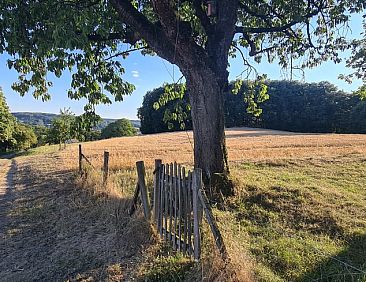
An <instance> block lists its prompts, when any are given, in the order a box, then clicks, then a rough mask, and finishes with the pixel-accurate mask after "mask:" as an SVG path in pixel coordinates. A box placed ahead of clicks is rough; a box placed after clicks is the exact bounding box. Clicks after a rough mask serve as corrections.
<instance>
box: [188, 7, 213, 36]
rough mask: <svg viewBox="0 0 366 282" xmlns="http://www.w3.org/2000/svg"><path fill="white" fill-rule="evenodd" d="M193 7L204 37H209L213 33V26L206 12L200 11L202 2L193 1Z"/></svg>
mask: <svg viewBox="0 0 366 282" xmlns="http://www.w3.org/2000/svg"><path fill="white" fill-rule="evenodd" d="M192 4H193V7H194V9H195V10H196V16H197V18H198V19H199V20H200V22H201V25H202V27H203V28H204V30H205V32H206V35H208V36H209V35H210V34H212V33H213V25H212V24H211V22H210V19H209V17H208V16H207V14H206V12H205V11H204V10H203V9H202V1H201V0H193V1H192Z"/></svg>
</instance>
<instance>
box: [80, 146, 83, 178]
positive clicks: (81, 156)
mask: <svg viewBox="0 0 366 282" xmlns="http://www.w3.org/2000/svg"><path fill="white" fill-rule="evenodd" d="M82 160H83V153H82V151H81V144H79V173H80V174H82V173H83V167H82Z"/></svg>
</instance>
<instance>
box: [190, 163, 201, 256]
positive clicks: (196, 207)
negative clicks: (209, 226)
mask: <svg viewBox="0 0 366 282" xmlns="http://www.w3.org/2000/svg"><path fill="white" fill-rule="evenodd" d="M192 176H193V177H192V190H193V195H192V202H193V245H194V259H195V260H196V261H198V260H199V259H200V256H201V236H200V203H199V199H198V191H199V190H200V189H201V186H202V169H200V168H196V169H195V170H194V171H193V175H192Z"/></svg>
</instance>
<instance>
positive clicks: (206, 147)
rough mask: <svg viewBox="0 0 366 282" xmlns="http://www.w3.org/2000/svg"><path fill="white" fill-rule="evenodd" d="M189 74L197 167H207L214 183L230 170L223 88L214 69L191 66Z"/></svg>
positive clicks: (206, 172) (208, 180) (208, 178)
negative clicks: (219, 176)
mask: <svg viewBox="0 0 366 282" xmlns="http://www.w3.org/2000/svg"><path fill="white" fill-rule="evenodd" d="M185 76H186V82H187V90H188V94H189V100H190V104H191V113H192V122H193V136H194V163H195V167H197V168H201V169H202V170H203V173H204V179H205V182H206V183H212V181H213V179H215V178H216V179H217V175H218V174H221V175H222V174H224V175H225V174H226V172H228V163H227V150H226V145H225V131H224V126H225V124H224V105H223V89H222V87H220V85H219V83H218V80H217V78H216V77H215V75H214V74H213V73H212V72H211V71H210V70H207V69H200V70H195V69H193V70H192V69H190V70H189V72H188V74H186V75H185ZM211 188H212V187H211ZM220 189H221V190H222V187H220ZM221 192H222V191H221ZM229 193H231V191H230V192H229Z"/></svg>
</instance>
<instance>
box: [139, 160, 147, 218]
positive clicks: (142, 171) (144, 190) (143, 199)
mask: <svg viewBox="0 0 366 282" xmlns="http://www.w3.org/2000/svg"><path fill="white" fill-rule="evenodd" d="M136 168H137V176H138V185H139V186H140V191H141V202H142V205H143V208H144V216H145V219H147V220H150V218H151V211H150V204H149V195H148V193H147V187H146V182H145V165H144V162H143V161H139V162H136Z"/></svg>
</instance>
